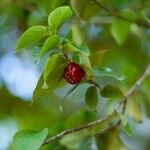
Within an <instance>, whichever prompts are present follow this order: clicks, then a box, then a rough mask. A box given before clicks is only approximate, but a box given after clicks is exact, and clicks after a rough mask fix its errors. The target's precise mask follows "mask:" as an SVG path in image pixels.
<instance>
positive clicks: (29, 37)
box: [16, 25, 48, 51]
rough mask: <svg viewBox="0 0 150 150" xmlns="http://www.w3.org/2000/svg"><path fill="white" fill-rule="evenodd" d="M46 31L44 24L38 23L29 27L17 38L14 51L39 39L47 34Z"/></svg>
mask: <svg viewBox="0 0 150 150" xmlns="http://www.w3.org/2000/svg"><path fill="white" fill-rule="evenodd" d="M47 32H48V30H47V28H46V27H44V26H40V25H38V26H32V27H30V28H29V29H28V30H26V31H25V32H24V33H23V34H22V36H21V37H20V38H19V40H18V42H17V45H16V51H19V49H21V48H24V47H27V46H29V45H30V44H33V43H35V42H37V41H39V40H41V39H42V38H43V37H45V36H46V35H47V34H48V33H47Z"/></svg>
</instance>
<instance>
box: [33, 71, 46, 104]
mask: <svg viewBox="0 0 150 150" xmlns="http://www.w3.org/2000/svg"><path fill="white" fill-rule="evenodd" d="M43 84H44V77H43V74H42V75H41V76H40V79H39V81H38V83H37V85H36V88H35V89H34V91H33V95H32V103H33V102H35V101H36V100H38V99H40V98H41V97H42V96H43V95H45V94H46V93H47V92H49V90H48V89H43Z"/></svg>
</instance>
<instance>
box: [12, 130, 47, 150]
mask: <svg viewBox="0 0 150 150" xmlns="http://www.w3.org/2000/svg"><path fill="white" fill-rule="evenodd" d="M48 132H49V130H48V129H47V128H45V129H43V130H42V131H41V132H35V131H31V130H23V131H19V132H17V133H16V134H15V135H14V137H13V144H12V149H13V150H39V148H40V147H41V146H42V144H43V142H44V140H45V138H46V136H47V135H48Z"/></svg>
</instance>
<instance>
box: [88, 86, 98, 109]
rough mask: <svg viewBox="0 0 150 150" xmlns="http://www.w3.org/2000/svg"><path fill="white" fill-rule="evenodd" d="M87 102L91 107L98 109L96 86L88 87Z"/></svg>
mask: <svg viewBox="0 0 150 150" xmlns="http://www.w3.org/2000/svg"><path fill="white" fill-rule="evenodd" d="M85 102H86V104H87V105H88V106H89V107H90V108H92V109H93V110H96V107H97V102H98V93H97V89H96V87H95V86H90V87H89V88H88V89H87V91H86V94H85Z"/></svg>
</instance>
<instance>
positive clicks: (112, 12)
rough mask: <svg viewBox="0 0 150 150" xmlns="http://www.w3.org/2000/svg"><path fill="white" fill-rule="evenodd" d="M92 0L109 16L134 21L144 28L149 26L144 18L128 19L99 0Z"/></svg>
mask: <svg viewBox="0 0 150 150" xmlns="http://www.w3.org/2000/svg"><path fill="white" fill-rule="evenodd" d="M91 1H93V2H94V3H95V4H96V5H97V6H98V7H100V8H101V9H103V10H105V11H106V12H107V13H109V14H110V15H111V16H114V17H117V18H119V19H121V20H124V21H127V22H130V23H135V24H137V25H138V26H142V27H145V28H150V23H148V22H146V21H144V20H132V19H129V18H126V17H124V16H121V15H119V14H118V13H117V12H115V11H112V10H110V9H108V8H107V7H105V6H104V5H103V4H102V3H101V2H99V1H97V0H91Z"/></svg>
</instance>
